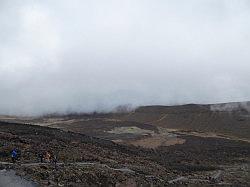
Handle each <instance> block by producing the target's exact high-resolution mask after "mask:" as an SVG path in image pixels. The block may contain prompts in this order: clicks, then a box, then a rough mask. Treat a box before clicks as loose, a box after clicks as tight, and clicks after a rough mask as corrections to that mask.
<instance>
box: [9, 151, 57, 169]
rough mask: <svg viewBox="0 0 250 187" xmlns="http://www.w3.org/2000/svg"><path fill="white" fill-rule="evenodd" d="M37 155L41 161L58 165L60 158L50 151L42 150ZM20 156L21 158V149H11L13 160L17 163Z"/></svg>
mask: <svg viewBox="0 0 250 187" xmlns="http://www.w3.org/2000/svg"><path fill="white" fill-rule="evenodd" d="M37 157H38V159H39V162H40V163H54V164H55V167H56V164H57V160H58V158H57V155H56V154H52V153H51V152H49V151H42V152H39V153H38V155H37ZM20 158H21V151H20V150H18V149H16V148H14V149H13V150H12V151H11V160H12V162H13V163H16V161H18V160H20Z"/></svg>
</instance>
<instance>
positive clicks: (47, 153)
mask: <svg viewBox="0 0 250 187" xmlns="http://www.w3.org/2000/svg"><path fill="white" fill-rule="evenodd" d="M45 160H46V162H50V161H51V154H50V153H49V152H48V151H46V153H45Z"/></svg>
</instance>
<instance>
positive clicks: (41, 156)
mask: <svg viewBox="0 0 250 187" xmlns="http://www.w3.org/2000/svg"><path fill="white" fill-rule="evenodd" d="M38 158H39V159H40V162H41V163H43V159H44V154H43V153H42V152H40V153H38Z"/></svg>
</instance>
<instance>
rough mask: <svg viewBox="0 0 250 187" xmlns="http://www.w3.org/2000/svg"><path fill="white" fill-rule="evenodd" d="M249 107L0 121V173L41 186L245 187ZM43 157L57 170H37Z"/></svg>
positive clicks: (248, 160)
mask: <svg viewBox="0 0 250 187" xmlns="http://www.w3.org/2000/svg"><path fill="white" fill-rule="evenodd" d="M248 104H249V103H244V104H242V103H233V104H219V105H183V106H173V107H167V106H148V107H140V108H138V109H136V110H134V111H130V112H119V113H117V112H116V113H108V114H98V113H93V114H71V115H55V114H54V115H48V116H43V117H37V118H34V117H33V118H31V117H25V118H24V117H23V118H20V117H14V116H1V117H0V120H1V122H0V167H1V169H8V170H12V171H16V174H17V175H18V176H21V177H23V178H25V179H27V180H31V181H33V182H35V184H36V185H41V186H58V185H59V186H140V185H143V186H147V185H148V186H150V185H151V186H152V185H153V186H168V185H173V184H188V185H216V186H217V185H224V186H249V185H250V183H249V181H250V177H249V176H250V172H249V171H250V170H249V166H250V165H249V164H250V143H249V141H250V118H249V111H248V106H249V105H248ZM13 148H18V149H19V150H21V160H20V161H18V163H17V164H12V163H11V161H10V160H11V159H10V152H11V150H12V149H13ZM41 151H43V152H44V151H49V152H51V153H52V154H53V155H57V156H58V163H57V165H56V166H55V165H54V164H53V163H39V159H38V154H39V153H40V152H41Z"/></svg>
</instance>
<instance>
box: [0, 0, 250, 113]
mask: <svg viewBox="0 0 250 187" xmlns="http://www.w3.org/2000/svg"><path fill="white" fill-rule="evenodd" d="M245 100H250V1H249V0H188V1H187V0H105V1H103V0H88V1H87V0H86V1H85V0H53V1H52V0H42V1H41V0H22V1H19V0H11V1H9V0H0V114H9V115H13V114H17V115H39V114H44V113H51V112H91V111H109V110H112V109H113V108H114V107H116V106H118V105H124V104H131V105H132V106H138V105H151V104H161V105H174V104H185V103H217V102H230V101H245Z"/></svg>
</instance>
